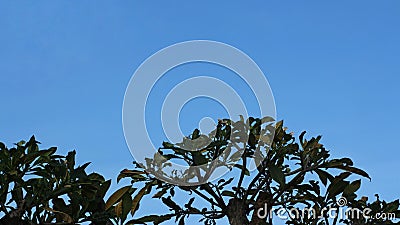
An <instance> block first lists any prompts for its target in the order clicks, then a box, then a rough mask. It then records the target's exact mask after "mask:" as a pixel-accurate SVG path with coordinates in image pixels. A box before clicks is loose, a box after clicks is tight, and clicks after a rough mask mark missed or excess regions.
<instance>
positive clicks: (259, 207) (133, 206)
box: [0, 117, 400, 225]
mask: <svg viewBox="0 0 400 225" xmlns="http://www.w3.org/2000/svg"><path fill="white" fill-rule="evenodd" d="M243 129H245V134H246V135H244V136H243V135H236V134H238V131H239V130H240V131H243ZM271 131H274V132H271ZM241 133H243V132H241ZM235 135H236V136H235ZM207 138H209V140H208V141H207V142H204V141H198V142H196V143H197V144H198V146H196V149H197V151H189V150H187V148H185V144H188V143H193V141H194V140H206V139H207ZM320 140H321V136H317V137H311V138H306V132H302V133H301V134H300V135H298V136H297V137H295V135H294V134H293V133H290V132H288V130H287V128H285V127H284V126H283V121H280V122H277V123H274V122H273V121H272V120H270V119H268V118H262V119H261V118H252V117H250V118H248V119H247V120H244V119H241V120H240V121H235V122H234V121H231V120H220V121H219V122H218V125H217V127H216V129H215V130H214V131H213V135H212V136H210V135H207V134H201V133H200V132H199V130H198V129H195V130H194V132H193V133H192V134H191V135H189V136H188V137H186V138H185V139H184V140H183V141H182V143H175V144H173V143H168V142H164V143H163V144H162V147H160V148H159V149H158V150H157V151H156V153H155V155H154V158H153V159H148V160H147V161H146V162H147V163H146V165H143V164H142V163H139V162H135V163H134V168H132V169H124V170H122V171H121V172H120V174H119V175H118V177H117V181H120V180H121V179H129V180H130V181H131V182H130V184H129V185H126V186H123V187H120V188H119V189H118V190H116V191H115V192H113V193H108V192H109V191H110V190H109V188H110V184H111V180H106V179H105V178H104V177H103V176H102V175H100V174H97V173H87V172H86V167H87V166H88V165H89V163H86V164H84V165H81V166H76V165H75V154H76V153H75V151H71V152H69V153H68V154H67V156H60V155H57V154H56V148H54V147H53V148H49V149H44V150H39V146H38V145H39V142H38V141H36V139H35V137H32V138H31V139H30V140H29V141H28V142H24V141H21V142H18V143H16V144H15V147H12V148H10V149H9V148H7V147H6V146H5V145H4V144H3V143H0V160H1V161H0V175H1V176H0V187H1V191H0V211H1V213H2V214H1V215H2V217H1V219H0V224H83V223H85V222H89V223H91V224H104V225H109V224H160V223H162V222H165V221H169V220H171V221H175V223H177V224H185V222H186V223H187V220H188V218H189V217H196V218H198V220H199V224H206V225H207V224H216V223H217V221H218V220H221V219H225V221H229V224H232V225H245V224H254V225H258V224H259V225H263V224H265V225H267V224H273V223H274V218H275V219H276V218H278V219H282V217H283V216H284V217H285V221H286V223H287V224H297V225H312V224H315V225H322V224H324V225H328V224H329V225H333V224H349V225H350V224H352V225H356V224H368V225H369V224H371V225H372V224H399V222H396V221H398V220H396V218H399V216H400V211H399V200H394V201H391V202H388V201H384V200H381V199H380V198H379V196H378V195H376V196H375V197H374V199H373V200H372V201H371V200H370V201H369V199H368V198H367V197H365V196H359V194H357V191H358V190H359V188H360V186H361V182H362V180H369V179H371V178H370V177H369V175H368V174H367V173H366V172H365V171H364V170H362V169H360V168H358V167H356V166H354V165H353V161H352V160H351V159H350V158H338V159H336V158H332V157H331V156H330V153H329V151H328V150H327V149H326V148H325V147H324V145H323V144H321V143H320ZM239 143H241V144H239ZM171 160H178V161H181V163H186V164H187V165H188V166H190V168H192V166H199V167H195V168H197V169H192V170H191V169H188V170H185V171H181V172H180V173H171V174H174V176H169V179H171V181H173V180H174V179H180V181H182V180H190V179H197V180H199V181H201V180H204V179H207V178H209V177H210V176H211V174H209V173H212V172H214V170H216V169H217V168H218V167H225V168H228V169H229V170H231V172H229V173H227V174H225V175H224V176H222V177H220V178H217V179H213V180H206V182H199V183H198V184H191V185H184V184H181V183H174V182H169V180H168V179H163V178H165V174H163V173H164V172H163V169H164V168H166V167H168V166H169V165H170V161H171ZM252 162H253V163H252ZM210 167H211V169H210ZM253 167H254V170H252V169H253ZM106 193H108V194H109V197H108V198H106V197H105V196H106ZM182 199H186V202H182ZM145 201H159V202H160V203H162V204H163V205H165V208H166V210H168V211H169V213H165V214H162V215H160V213H159V212H157V210H155V211H154V214H149V215H144V216H143V215H140V213H138V211H140V205H143V204H145V203H143V202H145ZM339 212H344V213H343V214H342V215H341V214H340V213H339ZM139 215H140V216H139Z"/></svg>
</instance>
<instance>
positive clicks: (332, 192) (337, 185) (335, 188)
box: [327, 180, 350, 199]
mask: <svg viewBox="0 0 400 225" xmlns="http://www.w3.org/2000/svg"><path fill="white" fill-rule="evenodd" d="M349 183H350V182H349V181H345V180H338V181H335V182H332V183H331V184H330V185H329V186H328V189H327V194H328V195H327V198H328V199H331V198H333V197H335V196H336V195H338V194H340V193H342V192H343V191H344V189H345V188H346V186H347V185H349Z"/></svg>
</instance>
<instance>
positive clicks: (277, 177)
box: [269, 165, 285, 186]
mask: <svg viewBox="0 0 400 225" xmlns="http://www.w3.org/2000/svg"><path fill="white" fill-rule="evenodd" d="M269 172H270V174H271V177H272V179H273V180H274V181H276V182H277V183H278V184H279V185H280V186H284V185H285V174H284V173H283V171H282V170H281V169H280V168H279V167H277V166H275V165H272V166H270V167H269Z"/></svg>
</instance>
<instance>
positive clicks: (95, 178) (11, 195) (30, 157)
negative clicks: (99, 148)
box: [0, 136, 113, 225]
mask: <svg viewBox="0 0 400 225" xmlns="http://www.w3.org/2000/svg"><path fill="white" fill-rule="evenodd" d="M38 144H39V142H38V141H36V140H35V137H34V136H32V137H31V138H30V140H29V141H28V142H26V143H25V142H24V141H21V142H18V143H16V144H15V147H13V148H10V149H8V148H7V147H6V146H5V145H4V144H3V143H0V211H1V213H2V214H3V217H2V218H1V219H0V224H4V225H6V224H7V225H10V224H15V225H18V224H42V225H43V224H54V223H57V224H78V223H84V222H91V223H92V224H99V225H103V224H104V225H105V224H110V222H111V221H110V218H111V217H112V216H113V213H109V212H107V211H106V210H105V203H104V200H103V199H104V196H105V194H106V192H107V191H108V189H109V187H110V184H111V181H110V180H107V181H106V180H105V179H104V177H103V176H102V175H100V174H97V173H90V174H87V173H86V171H85V169H86V167H87V166H88V165H89V163H86V164H84V165H82V166H78V167H76V166H75V154H76V153H75V151H71V152H69V153H68V155H67V156H60V155H56V154H55V153H56V148H55V147H52V148H49V149H44V150H40V149H39V146H38Z"/></svg>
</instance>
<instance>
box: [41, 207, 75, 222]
mask: <svg viewBox="0 0 400 225" xmlns="http://www.w3.org/2000/svg"><path fill="white" fill-rule="evenodd" d="M43 208H44V209H45V210H47V211H50V212H53V213H56V214H58V215H60V216H61V218H62V220H63V221H64V222H65V223H68V224H72V223H74V220H73V219H72V217H71V216H70V215H68V214H67V213H65V212H61V211H57V210H54V209H52V208H49V207H43Z"/></svg>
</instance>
